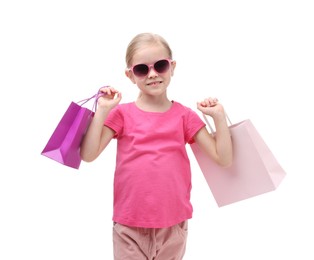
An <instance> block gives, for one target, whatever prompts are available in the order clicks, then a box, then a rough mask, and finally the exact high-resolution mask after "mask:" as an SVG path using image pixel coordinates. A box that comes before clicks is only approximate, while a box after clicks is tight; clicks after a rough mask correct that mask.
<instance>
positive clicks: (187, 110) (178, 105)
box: [172, 101, 197, 115]
mask: <svg viewBox="0 0 314 260" xmlns="http://www.w3.org/2000/svg"><path fill="white" fill-rule="evenodd" d="M172 102H173V107H174V110H176V111H177V112H181V113H182V114H185V115H189V114H193V115H197V113H196V112H195V111H194V110H193V109H192V108H190V107H188V106H185V105H183V104H181V103H179V102H176V101H172Z"/></svg>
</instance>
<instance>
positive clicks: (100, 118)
mask: <svg viewBox="0 0 314 260" xmlns="http://www.w3.org/2000/svg"><path fill="white" fill-rule="evenodd" d="M100 91H101V92H102V93H103V94H104V95H102V96H101V97H99V98H98V107H97V110H96V112H95V115H94V117H93V119H92V121H91V123H90V125H89V127H88V129H87V132H86V134H85V136H84V138H83V141H82V144H81V150H80V153H81V158H82V160H83V161H86V162H91V161H93V160H95V159H96V158H97V157H98V156H99V155H100V153H101V152H102V151H103V150H104V149H105V148H106V146H107V145H108V144H109V142H110V140H111V139H112V137H113V136H114V134H115V132H114V131H113V130H112V129H110V128H109V127H107V126H104V121H105V119H106V118H107V116H108V114H109V113H110V111H111V110H112V109H113V108H114V107H115V106H116V105H118V104H119V102H120V101H121V98H122V97H121V93H119V92H118V91H117V90H115V89H114V88H112V87H107V88H102V89H101V90H100ZM116 95H117V97H115V96H116Z"/></svg>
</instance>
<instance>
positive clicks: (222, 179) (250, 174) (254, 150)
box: [191, 116, 286, 207]
mask: <svg viewBox="0 0 314 260" xmlns="http://www.w3.org/2000/svg"><path fill="white" fill-rule="evenodd" d="M227 118H228V117H227ZM204 119H205V121H206V123H207V126H208V127H209V128H210V130H211V132H212V134H214V132H213V129H212V127H211V126H210V124H209V122H208V120H207V119H206V117H205V116H204ZM228 119H229V118H228ZM229 123H230V124H231V122H230V120H229ZM229 130H230V133H231V139H232V143H233V163H232V165H231V167H228V168H224V167H221V166H219V165H218V164H216V163H215V162H214V161H213V160H211V159H210V158H208V156H206V155H205V154H204V153H203V152H202V151H201V149H200V148H199V146H198V145H197V144H196V143H193V144H191V148H192V151H193V153H194V155H195V157H196V160H197V162H198V164H199V166H200V169H201V171H202V172H203V174H204V177H205V179H206V181H207V184H208V186H209V188H210V190H211V192H212V194H213V196H214V198H215V200H216V202H217V205H218V206H219V207H222V206H225V205H228V204H231V203H235V202H238V201H241V200H245V199H248V198H252V197H254V196H257V195H261V194H263V193H267V192H270V191H273V190H275V189H276V188H277V187H278V186H279V184H280V183H281V181H282V180H283V179H284V177H285V176H286V172H285V170H284V169H283V168H282V167H281V165H280V164H279V162H278V161H277V159H276V158H275V156H274V154H273V153H272V151H271V150H270V149H269V147H268V146H267V144H266V143H265V141H264V140H263V138H262V137H261V135H260V134H259V132H258V131H257V129H256V128H255V127H254V125H253V123H252V122H251V120H249V119H247V120H244V121H242V122H239V123H237V124H231V125H230V126H229Z"/></svg>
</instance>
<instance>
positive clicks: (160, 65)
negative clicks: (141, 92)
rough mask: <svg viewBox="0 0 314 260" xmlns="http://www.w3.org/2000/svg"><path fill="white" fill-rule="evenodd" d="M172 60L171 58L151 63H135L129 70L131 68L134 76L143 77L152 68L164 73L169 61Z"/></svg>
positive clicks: (168, 66) (167, 68)
mask: <svg viewBox="0 0 314 260" xmlns="http://www.w3.org/2000/svg"><path fill="white" fill-rule="evenodd" d="M171 62H172V60H171V59H162V60H159V61H156V62H155V63H153V64H136V65H134V66H132V67H131V68H130V69H129V70H131V71H132V72H133V73H134V75H135V76H137V77H145V76H147V74H148V73H149V72H150V70H151V69H152V68H154V70H155V71H156V72H157V73H165V72H167V71H168V70H169V68H170V63H171Z"/></svg>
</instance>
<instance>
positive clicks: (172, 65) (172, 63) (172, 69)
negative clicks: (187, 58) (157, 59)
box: [171, 60, 177, 76]
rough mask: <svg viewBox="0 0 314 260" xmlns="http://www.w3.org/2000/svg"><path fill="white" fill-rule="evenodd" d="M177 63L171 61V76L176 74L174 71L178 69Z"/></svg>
mask: <svg viewBox="0 0 314 260" xmlns="http://www.w3.org/2000/svg"><path fill="white" fill-rule="evenodd" d="M176 65H177V62H176V61H175V60H173V61H171V76H173V74H174V69H175V68H176Z"/></svg>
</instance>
